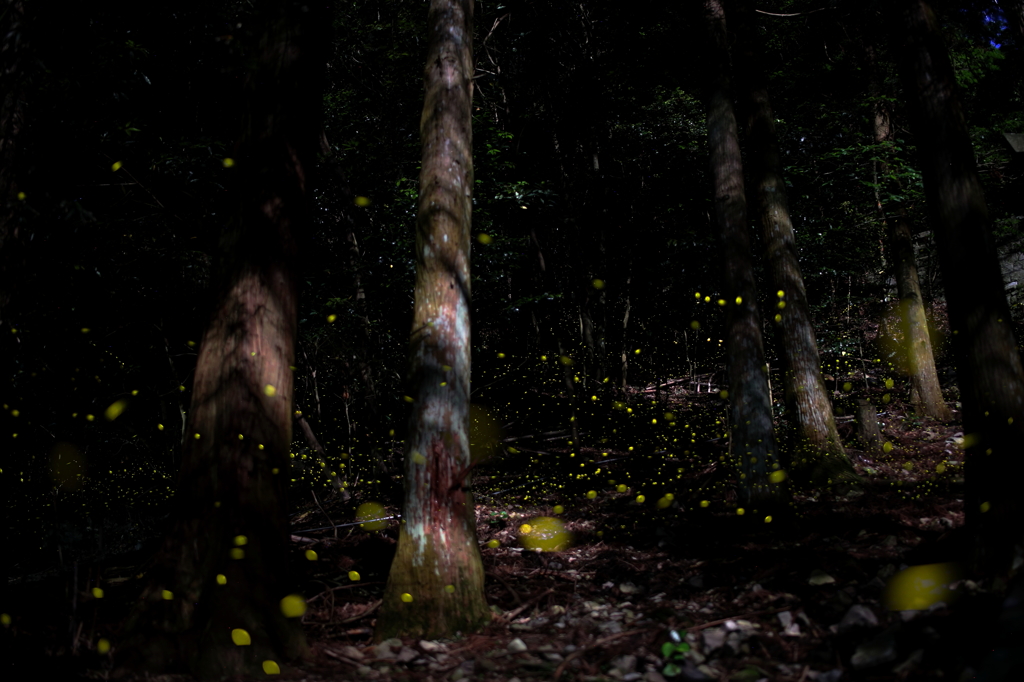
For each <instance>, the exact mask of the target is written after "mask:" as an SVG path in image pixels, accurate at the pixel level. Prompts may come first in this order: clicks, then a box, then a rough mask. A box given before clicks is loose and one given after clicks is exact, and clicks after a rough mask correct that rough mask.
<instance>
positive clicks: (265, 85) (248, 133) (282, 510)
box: [124, 0, 324, 678]
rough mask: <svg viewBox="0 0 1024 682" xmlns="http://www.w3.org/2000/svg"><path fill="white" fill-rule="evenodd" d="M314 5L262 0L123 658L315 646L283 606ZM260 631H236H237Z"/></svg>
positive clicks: (252, 670) (310, 160) (201, 669)
mask: <svg viewBox="0 0 1024 682" xmlns="http://www.w3.org/2000/svg"><path fill="white" fill-rule="evenodd" d="M319 9H320V8H317V7H314V6H311V5H304V3H302V2H301V1H296V2H287V1H281V0H277V1H276V2H270V1H269V0H268V2H266V3H264V6H263V7H262V8H261V13H260V15H259V19H261V20H262V21H263V22H265V24H264V31H265V32H264V33H263V35H262V37H261V38H260V41H259V46H258V50H257V51H256V54H255V55H254V56H255V59H254V62H255V67H254V69H253V70H252V71H251V72H250V73H249V74H248V75H247V81H246V118H245V127H244V130H243V134H242V137H241V139H240V141H239V143H238V146H237V147H236V151H235V156H234V158H235V161H236V164H235V168H234V170H233V171H232V172H235V173H237V174H238V176H239V177H237V178H236V180H237V192H238V196H239V198H240V206H239V209H238V213H237V214H236V217H235V218H234V219H233V220H232V222H231V223H230V224H229V226H228V228H227V229H226V230H225V233H224V235H223V236H222V238H221V253H220V256H219V260H218V263H217V269H216V273H217V274H216V278H217V279H215V285H214V286H215V289H214V303H213V309H212V314H211V317H210V321H209V323H208V327H207V329H206V332H205V333H204V335H203V340H202V344H201V346H200V349H199V358H198V362H197V365H196V374H195V382H194V386H193V397H192V406H191V411H190V415H189V424H188V430H187V433H186V438H185V442H184V445H183V456H182V460H183V461H182V468H181V475H180V478H179V481H178V493H177V497H176V511H175V517H174V518H175V521H174V524H173V526H172V530H171V532H170V534H169V535H168V536H167V538H166V539H165V541H164V544H163V546H162V548H161V550H160V552H159V553H158V555H157V557H156V561H155V565H154V567H153V568H152V570H150V571H149V575H150V578H151V581H150V584H149V587H148V588H147V589H146V591H145V592H144V593H143V595H142V597H141V602H140V605H139V607H138V608H137V609H136V612H135V613H134V614H133V616H132V618H131V620H130V623H129V632H130V634H131V638H132V640H133V642H132V644H133V646H130V647H128V658H127V659H126V660H125V661H124V663H125V665H127V666H129V667H141V668H144V669H145V670H147V671H149V672H152V671H156V670H161V669H167V668H172V667H174V668H178V667H184V668H186V669H188V670H190V671H191V672H193V673H194V674H197V675H198V676H200V677H202V678H214V677H220V676H225V675H239V674H247V675H261V676H262V675H263V674H264V672H263V670H264V662H265V661H268V660H269V661H275V662H277V663H278V664H279V665H280V662H282V661H284V660H288V659H294V658H297V657H301V656H304V655H306V654H307V652H308V648H307V645H306V641H305V636H304V634H303V631H302V627H301V624H300V623H299V621H298V619H296V618H291V619H289V618H286V617H285V615H284V614H283V612H282V606H281V600H282V598H283V597H285V596H287V595H288V594H289V592H290V590H289V584H288V578H287V572H286V569H287V558H288V554H289V546H288V538H289V535H288V516H287V505H286V493H287V490H288V470H289V469H288V467H289V459H288V451H289V447H290V444H291V440H292V413H293V393H292V371H293V368H294V364H295V352H294V349H295V334H296V327H297V323H296V295H297V282H296V277H295V274H294V267H295V259H296V240H297V239H298V238H299V237H300V236H301V235H302V233H303V232H304V231H305V230H307V222H308V220H309V214H310V211H309V207H308V204H309V196H310V184H309V183H310V181H309V173H310V171H311V170H312V168H313V167H314V165H315V163H316V150H317V133H318V131H319V130H320V121H319V116H318V112H319V109H320V104H319V100H320V90H319V85H320V83H319V81H320V78H319V76H320V73H321V70H322V58H321V52H320V50H321V48H322V47H323V45H322V42H323V41H322V40H321V37H320V35H319V33H320V31H321V30H322V27H323V25H324V20H323V17H322V16H320V14H321V13H320V11H318V10H319ZM236 630H244V631H246V632H247V633H248V637H249V638H250V640H251V644H250V645H248V646H238V645H236V644H235V643H234V642H233V635H232V633H233V631H236Z"/></svg>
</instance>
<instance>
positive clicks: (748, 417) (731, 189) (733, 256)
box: [704, 0, 783, 509]
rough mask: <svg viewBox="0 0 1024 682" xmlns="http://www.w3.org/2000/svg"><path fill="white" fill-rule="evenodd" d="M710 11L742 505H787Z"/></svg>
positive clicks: (709, 8) (717, 18) (713, 132)
mask: <svg viewBox="0 0 1024 682" xmlns="http://www.w3.org/2000/svg"><path fill="white" fill-rule="evenodd" d="M704 13H705V20H706V22H707V28H708V36H709V39H710V41H709V42H710V50H711V57H712V59H711V64H710V67H711V71H712V74H713V76H712V81H711V87H710V93H709V96H708V147H709V150H710V154H711V177H712V182H713V183H714V188H713V190H714V201H715V215H716V218H717V221H718V227H719V230H720V233H721V240H722V247H723V251H724V257H725V258H724V266H725V278H724V279H725V288H726V301H727V305H728V317H727V321H726V339H727V341H726V359H727V362H728V364H729V402H730V406H731V407H732V409H731V422H732V423H731V430H732V453H733V455H734V456H735V457H736V458H737V460H738V461H737V462H736V463H737V469H738V470H739V471H740V485H739V493H740V495H739V497H740V505H741V506H742V507H747V506H753V507H760V508H762V509H765V508H769V507H773V506H777V505H780V504H781V503H782V499H783V498H782V488H781V487H780V486H779V485H778V483H777V482H776V481H775V480H774V479H775V478H777V477H776V476H773V475H772V474H773V471H774V470H775V469H778V461H777V456H776V452H775V435H774V432H773V427H772V405H771V396H770V395H769V393H768V377H767V372H766V370H767V365H765V361H764V348H763V343H762V339H761V319H760V313H759V312H758V309H757V290H756V286H755V282H754V268H753V263H752V261H751V255H750V237H749V235H748V232H747V202H746V199H745V197H744V190H743V165H742V162H741V160H740V146H739V137H738V133H737V126H736V115H735V113H734V111H733V106H732V99H731V95H730V74H729V70H730V69H729V51H728V47H727V46H728V35H727V33H726V26H725V14H724V12H723V10H722V5H721V2H719V0H706V1H705V3H704Z"/></svg>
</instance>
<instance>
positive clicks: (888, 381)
mask: <svg viewBox="0 0 1024 682" xmlns="http://www.w3.org/2000/svg"><path fill="white" fill-rule="evenodd" d="M885 387H886V388H892V387H893V382H892V379H886V380H885Z"/></svg>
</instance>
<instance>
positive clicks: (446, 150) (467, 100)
mask: <svg viewBox="0 0 1024 682" xmlns="http://www.w3.org/2000/svg"><path fill="white" fill-rule="evenodd" d="M427 31H428V40H427V43H428V48H427V66H426V70H425V73H424V82H425V86H426V98H425V101H424V104H423V117H422V119H421V121H420V136H421V139H422V143H423V165H422V170H421V171H420V199H419V210H418V217H417V223H416V302H415V310H414V313H413V330H412V338H411V341H410V349H409V354H410V372H411V379H412V384H413V391H414V392H413V397H414V402H413V406H412V415H411V417H410V421H409V438H408V450H407V452H406V458H405V488H406V489H405V510H404V512H403V518H402V524H401V526H400V529H399V537H398V549H397V553H396V554H395V559H394V563H392V565H391V573H390V575H389V576H388V582H387V586H386V587H385V589H384V600H383V603H382V604H381V609H380V616H379V618H378V619H377V629H376V632H375V634H374V636H375V637H376V638H377V639H378V640H384V639H387V638H389V637H394V636H408V637H419V638H425V639H436V638H439V637H451V636H453V635H454V634H455V633H456V632H459V631H461V632H464V633H466V632H472V631H474V630H476V629H478V628H479V627H480V626H482V625H483V624H484V623H486V622H487V621H488V620H489V619H490V611H489V610H488V607H487V602H486V600H485V598H484V572H483V564H482V563H481V558H480V548H479V546H478V544H477V538H476V527H475V515H474V511H473V501H472V495H471V493H470V492H469V491H468V490H467V488H468V486H469V480H468V478H469V468H470V464H471V461H470V451H469V379H470V333H469V293H470V290H469V284H470V278H469V246H470V217H471V210H472V200H471V193H472V189H473V149H472V127H471V126H472V123H471V109H470V106H471V103H472V98H473V85H472V77H473V49H472V39H473V2H472V0H431V3H430V9H429V14H428V19H427Z"/></svg>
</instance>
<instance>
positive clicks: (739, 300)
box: [736, 296, 743, 305]
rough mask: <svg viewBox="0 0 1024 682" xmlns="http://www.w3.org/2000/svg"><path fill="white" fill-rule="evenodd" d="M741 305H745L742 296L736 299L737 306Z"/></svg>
mask: <svg viewBox="0 0 1024 682" xmlns="http://www.w3.org/2000/svg"><path fill="white" fill-rule="evenodd" d="M741 303H743V297H742V296H737V297H736V305H740V304H741Z"/></svg>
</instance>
